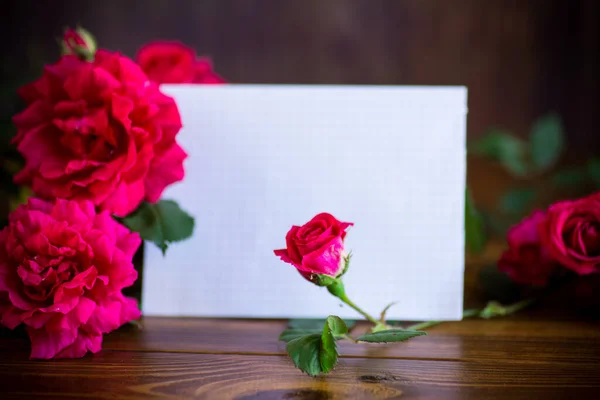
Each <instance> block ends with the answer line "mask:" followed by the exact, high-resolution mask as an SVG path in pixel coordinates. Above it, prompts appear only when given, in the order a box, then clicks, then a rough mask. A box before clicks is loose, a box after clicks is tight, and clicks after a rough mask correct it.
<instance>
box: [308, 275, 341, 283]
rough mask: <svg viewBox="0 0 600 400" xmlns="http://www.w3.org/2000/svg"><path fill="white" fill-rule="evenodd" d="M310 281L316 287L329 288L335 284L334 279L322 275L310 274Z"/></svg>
mask: <svg viewBox="0 0 600 400" xmlns="http://www.w3.org/2000/svg"><path fill="white" fill-rule="evenodd" d="M310 281H311V282H312V283H314V284H315V285H317V286H329V285H331V284H332V283H334V282H335V278H334V277H332V276H329V275H324V274H311V275H310Z"/></svg>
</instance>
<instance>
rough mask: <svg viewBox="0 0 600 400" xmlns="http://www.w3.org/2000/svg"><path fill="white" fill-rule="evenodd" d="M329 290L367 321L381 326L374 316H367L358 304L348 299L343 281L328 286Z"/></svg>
mask: <svg viewBox="0 0 600 400" xmlns="http://www.w3.org/2000/svg"><path fill="white" fill-rule="evenodd" d="M327 290H329V293H331V294H332V295H334V296H335V297H337V298H339V299H340V300H341V301H343V302H344V303H346V304H347V305H349V306H350V307H352V308H353V309H355V310H356V312H358V313H359V314H360V315H362V316H363V317H365V318H366V319H367V320H369V322H371V323H373V324H375V325H379V324H380V322H379V321H377V320H376V319H375V318H373V317H372V316H370V315H369V314H367V313H366V312H365V311H363V310H362V309H361V308H360V307H359V306H357V305H356V304H354V302H352V300H350V299H349V298H348V296H347V295H346V290H345V289H344V284H343V283H342V281H341V280H336V281H335V282H334V283H332V284H331V285H329V286H327Z"/></svg>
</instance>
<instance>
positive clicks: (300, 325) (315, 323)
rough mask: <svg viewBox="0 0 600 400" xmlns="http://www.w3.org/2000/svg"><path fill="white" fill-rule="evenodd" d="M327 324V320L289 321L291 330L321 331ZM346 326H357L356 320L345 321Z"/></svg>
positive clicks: (306, 319) (300, 319)
mask: <svg viewBox="0 0 600 400" xmlns="http://www.w3.org/2000/svg"><path fill="white" fill-rule="evenodd" d="M325 322H326V320H325V319H313V318H296V319H290V320H289V321H288V328H290V329H313V330H317V331H319V332H320V331H321V329H322V328H323V324H324V323H325ZM344 323H345V324H346V326H353V325H354V324H356V320H354V319H346V320H344Z"/></svg>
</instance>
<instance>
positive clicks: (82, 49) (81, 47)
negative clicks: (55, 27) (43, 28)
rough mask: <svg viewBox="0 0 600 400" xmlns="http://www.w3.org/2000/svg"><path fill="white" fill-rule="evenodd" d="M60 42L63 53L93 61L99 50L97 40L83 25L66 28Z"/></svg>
mask: <svg viewBox="0 0 600 400" xmlns="http://www.w3.org/2000/svg"><path fill="white" fill-rule="evenodd" d="M60 44H61V53H62V55H68V54H73V55H76V56H77V57H79V58H80V59H82V60H85V61H92V60H93V59H94V55H95V54H96V50H97V46H96V40H95V39H94V37H93V36H92V34H91V33H89V32H88V31H86V30H85V29H83V28H82V27H77V29H71V28H67V29H65V33H64V35H63V38H62V41H61V43H60Z"/></svg>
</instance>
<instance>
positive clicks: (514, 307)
mask: <svg viewBox="0 0 600 400" xmlns="http://www.w3.org/2000/svg"><path fill="white" fill-rule="evenodd" d="M533 302H534V300H532V299H527V300H522V301H519V302H517V303H514V304H511V305H509V306H506V307H500V310H499V312H497V313H495V314H493V315H489V316H486V317H484V316H483V315H484V312H485V311H489V309H490V308H491V307H496V305H495V304H494V303H490V304H488V306H486V307H485V308H482V309H472V310H465V311H464V312H463V318H469V317H476V316H481V317H482V318H491V317H494V316H505V315H511V314H514V313H516V312H517V311H520V310H522V309H524V308H526V307H528V306H530V305H531V304H533ZM442 322H444V321H426V322H420V323H418V324H414V325H411V326H408V327H406V328H405V329H407V330H411V331H418V330H422V329H426V328H431V327H432V326H435V325H439V324H441V323H442Z"/></svg>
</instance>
